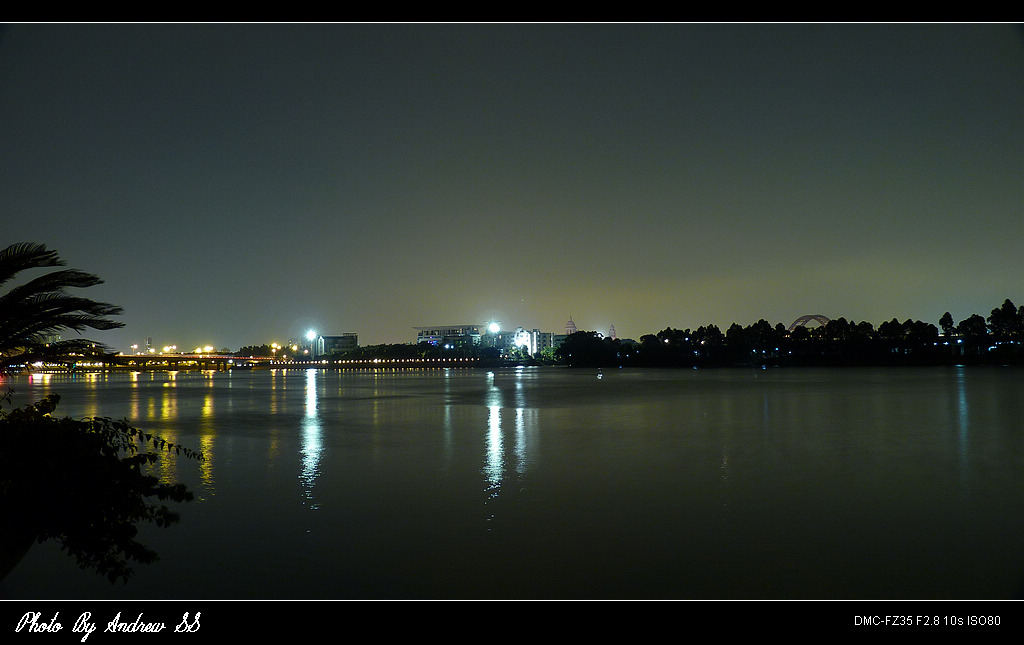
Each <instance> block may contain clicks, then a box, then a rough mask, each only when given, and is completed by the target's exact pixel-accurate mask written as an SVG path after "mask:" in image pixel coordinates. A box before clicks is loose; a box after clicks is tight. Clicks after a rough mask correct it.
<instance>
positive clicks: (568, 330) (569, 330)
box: [565, 316, 579, 336]
mask: <svg viewBox="0 0 1024 645" xmlns="http://www.w3.org/2000/svg"><path fill="white" fill-rule="evenodd" d="M577 331H579V330H578V329H576V323H574V322H573V321H572V316H569V322H567V323H565V335H566V336H568V335H569V334H575V333H576V332H577Z"/></svg>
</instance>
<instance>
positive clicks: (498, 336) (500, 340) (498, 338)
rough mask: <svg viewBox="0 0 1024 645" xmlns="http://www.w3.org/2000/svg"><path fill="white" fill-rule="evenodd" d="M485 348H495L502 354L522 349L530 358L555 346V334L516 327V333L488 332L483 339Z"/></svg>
mask: <svg viewBox="0 0 1024 645" xmlns="http://www.w3.org/2000/svg"><path fill="white" fill-rule="evenodd" d="M481 342H482V344H483V345H484V346H485V347H495V348H497V349H500V350H501V353H502V354H508V353H509V352H511V351H512V350H513V349H515V348H517V347H518V348H522V349H523V351H525V352H526V353H527V354H529V355H530V356H536V355H537V354H539V353H540V352H542V351H543V350H545V349H548V348H551V347H554V346H555V334H552V333H551V332H546V331H541V330H539V329H532V330H531V329H524V328H523V327H516V329H515V331H496V332H488V333H487V334H485V335H484V337H483V339H482V341H481Z"/></svg>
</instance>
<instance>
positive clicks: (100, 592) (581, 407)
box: [0, 367, 1024, 600]
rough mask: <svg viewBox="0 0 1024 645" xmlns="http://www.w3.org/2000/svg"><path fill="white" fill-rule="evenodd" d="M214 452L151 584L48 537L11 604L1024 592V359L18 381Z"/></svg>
mask: <svg viewBox="0 0 1024 645" xmlns="http://www.w3.org/2000/svg"><path fill="white" fill-rule="evenodd" d="M0 385H3V386H6V387H10V388H13V389H14V390H15V403H16V404H24V403H26V402H28V401H34V400H36V399H38V398H40V397H42V396H43V395H45V394H46V393H48V392H57V393H59V394H60V395H61V396H62V401H61V404H60V406H59V407H58V413H60V414H62V415H67V416H72V417H81V416H107V417H113V418H125V417H127V418H128V419H130V420H131V421H132V423H133V424H134V425H136V426H137V427H140V428H142V429H145V430H150V431H154V432H156V433H158V434H160V435H162V436H163V437H164V438H166V439H169V440H171V441H174V442H177V443H180V444H183V445H185V446H187V447H190V448H193V449H196V450H202V451H203V452H204V453H205V455H206V456H207V460H206V461H204V462H202V463H197V462H192V461H189V460H186V459H184V458H182V457H177V458H169V459H165V460H164V461H163V462H162V464H161V465H160V470H161V473H162V475H163V476H165V477H167V478H169V479H171V480H174V481H182V482H184V483H186V484H188V485H189V487H190V488H191V489H192V490H193V491H194V492H195V493H196V495H197V500H196V501H195V502H192V503H187V504H182V505H179V507H178V510H179V511H180V512H181V514H182V521H181V523H180V524H178V525H175V526H173V527H171V528H169V529H161V528H156V527H152V526H146V527H144V528H143V530H142V539H143V541H144V542H145V543H146V544H148V545H149V546H152V547H153V548H155V549H156V550H157V551H158V552H159V553H160V556H161V559H160V561H159V562H157V563H155V564H151V565H139V566H137V567H136V571H137V574H136V576H135V577H134V578H133V579H132V580H131V581H130V582H129V583H128V584H127V585H121V584H120V583H119V584H116V585H111V584H110V583H109V582H108V581H106V579H104V578H102V577H100V576H98V575H96V574H95V573H91V572H88V571H81V570H79V569H78V568H77V567H76V566H75V563H74V562H73V561H72V560H71V559H70V558H68V557H67V556H65V555H63V554H62V553H61V552H60V551H59V549H58V548H57V547H56V546H55V545H54V544H52V543H49V544H43V545H36V546H35V547H33V549H32V550H31V551H30V552H29V554H28V555H27V556H26V558H25V559H24V560H23V561H22V563H21V564H20V565H19V567H18V569H16V570H15V571H14V572H13V573H12V574H11V575H10V576H8V578H7V579H5V580H4V581H2V582H0V598H4V599H19V598H22V599H32V598H35V599H108V598H125V599H271V600H273V599H355V598H360V599H361V598H367V599H388V598H410V599H417V598H437V599H476V598H479V599H499V598H522V599H561V598H579V599H590V598H608V599H616V598H649V599H1010V598H1019V597H1021V595H1022V591H1024V370H1020V369H1013V368H994V367H993V368H988V367H986V368H958V367H949V368H935V369H933V368H915V369H867V368H865V369H811V368H797V369H768V370H752V369H722V370H604V371H603V372H602V371H599V370H596V369H594V370H582V369H581V370H571V369H566V368H553V367H545V368H520V369H500V370H486V369H476V368H463V369H404V370H403V369H376V370H346V371H339V370H305V369H299V370H256V371H234V372H178V373H173V372H172V373H167V372H152V373H134V374H126V373H107V374H78V375H32V376H17V377H14V378H9V379H7V380H5V381H4V382H3V383H2V384H0Z"/></svg>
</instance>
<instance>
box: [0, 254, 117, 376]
mask: <svg viewBox="0 0 1024 645" xmlns="http://www.w3.org/2000/svg"><path fill="white" fill-rule="evenodd" d="M59 266H64V262H63V261H62V260H61V259H60V257H59V256H58V255H57V252H56V251H53V250H50V249H47V248H46V246H45V245H43V244H35V243H31V242H24V243H20V244H12V245H11V246H8V247H7V248H6V249H4V250H3V251H0V287H3V286H4V285H6V284H7V283H9V282H11V281H12V280H14V279H15V278H16V277H18V276H19V275H20V274H22V273H23V272H25V271H29V270H32V269H41V268H42V269H45V268H50V267H59ZM102 282H103V281H102V280H101V279H99V278H98V277H96V276H95V275H93V274H91V273H86V272H84V271H79V270H77V269H62V270H58V271H51V272H49V273H46V274H44V275H41V276H38V277H36V278H33V279H30V280H28V281H27V282H25V283H23V284H20V285H16V286H13V287H11V288H9V289H8V291H7V292H6V293H4V294H3V295H0V372H6V371H9V370H10V368H11V367H12V366H14V365H19V364H25V363H30V362H35V361H64V360H67V359H68V357H69V356H71V355H74V354H83V353H95V350H96V348H100V349H105V348H104V347H103V345H101V344H99V343H96V342H94V341H91V340H88V339H85V338H74V339H69V340H55V341H53V342H47V337H48V336H55V335H57V334H59V333H61V332H63V331H65V330H73V331H76V332H82V331H85V330H86V329H97V330H107V329H116V328H118V327H123V326H124V323H122V322H117V321H113V320H110V318H108V316H116V315H119V314H120V313H121V308H120V307H116V306H114V305H111V304H107V303H104V302H96V301H95V300H90V299H88V298H82V297H80V296H75V295H72V294H71V293H69V292H68V291H67V290H68V289H69V288H84V287H91V286H94V285H97V284H101V283H102Z"/></svg>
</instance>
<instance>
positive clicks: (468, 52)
mask: <svg viewBox="0 0 1024 645" xmlns="http://www.w3.org/2000/svg"><path fill="white" fill-rule="evenodd" d="M0 124H2V130H0V132H2V146H3V154H2V155H0V164H2V166H0V194H2V195H3V201H4V212H3V214H2V215H0V218H2V222H3V231H4V235H3V237H4V238H5V240H4V241H3V243H4V245H6V244H9V243H13V242H20V241H35V242H43V243H46V244H47V245H48V246H50V247H53V248H56V249H58V250H59V251H60V253H61V254H62V256H63V257H64V258H65V259H66V260H67V261H68V263H69V264H70V265H71V266H74V267H76V268H80V269H83V270H87V271H90V272H93V273H97V274H99V275H100V276H101V277H103V278H104V279H105V280H106V283H105V284H104V285H102V286H100V287H95V288H93V289H90V290H89V291H88V292H85V293H86V294H87V295H90V296H91V297H93V298H96V299H100V300H105V301H109V302H114V303H116V304H119V305H122V306H123V307H124V309H125V314H124V316H123V317H122V319H123V321H124V322H125V323H126V327H125V328H124V329H123V330H119V331H116V332H107V333H102V334H96V335H95V336H93V337H94V338H96V339H97V340H101V341H103V342H106V343H108V344H110V345H112V346H113V347H115V348H116V349H122V350H127V349H128V347H129V346H130V345H131V344H132V343H141V342H142V340H143V338H145V337H147V336H149V337H152V338H153V342H154V343H155V344H156V345H158V346H161V345H164V344H177V345H179V346H181V347H194V346H196V345H207V344H209V345H214V346H215V347H218V348H220V347H228V348H232V349H237V348H238V347H239V346H241V345H247V344H254V343H255V344H259V343H264V342H268V343H269V342H272V341H277V342H284V341H286V340H287V339H288V338H290V337H298V336H300V335H302V334H303V333H304V332H305V330H306V329H307V328H309V327H315V328H316V329H317V330H319V331H320V332H321V333H323V334H337V333H341V332H356V333H358V334H359V339H360V343H361V344H376V343H385V342H387V343H390V342H408V341H412V340H413V339H414V338H415V330H414V329H413V327H415V326H425V325H443V324H449V323H467V322H481V323H482V322H485V321H488V320H491V319H497V320H500V321H501V323H502V325H503V326H504V327H505V328H506V329H508V328H515V327H516V326H518V325H522V326H525V327H527V328H540V329H541V330H544V331H562V330H563V329H564V325H565V322H566V320H567V319H568V318H569V316H570V315H571V316H572V317H573V319H574V320H575V321H576V323H577V325H578V326H579V327H580V328H581V329H593V330H598V331H602V332H605V331H607V329H608V327H609V325H612V324H614V326H615V328H616V329H617V331H618V334H619V336H620V337H629V338H636V339H639V337H640V336H642V335H643V334H647V333H655V332H657V331H659V330H661V329H664V328H665V327H669V326H671V327H677V328H686V327H690V328H696V327H698V326H700V325H705V324H709V323H714V324H717V325H719V326H722V327H723V329H724V327H725V326H727V325H728V324H730V323H732V322H738V323H740V324H743V325H747V324H750V323H753V322H755V321H757V320H758V319H759V318H765V319H766V320H768V321H769V322H771V323H772V324H775V323H778V322H781V323H784V324H787V325H788V324H789V323H790V322H791V321H792V320H793V319H795V318H796V317H798V316H800V315H802V314H808V313H821V314H825V315H827V316H830V317H839V316H844V317H846V318H847V319H852V320H856V321H860V320H867V321H869V322H872V323H874V324H878V323H879V322H882V321H884V320H889V319H892V318H893V317H896V318H899V319H900V320H904V319H906V318H914V319H921V320H925V321H927V322H932V323H936V322H937V321H938V318H939V316H941V315H942V313H943V312H944V311H947V310H948V311H950V312H951V313H952V314H953V317H954V319H955V320H956V321H959V320H962V319H963V318H966V317H967V316H968V315H970V314H972V313H981V314H982V315H987V314H988V313H989V311H990V310H991V309H992V308H993V307H996V306H998V305H999V304H1000V303H1001V302H1002V301H1003V299H1005V298H1011V299H1013V300H1014V301H1015V302H1016V303H1017V304H1024V281H1022V277H1024V275H1022V274H1024V263H1022V248H1024V246H1022V241H1024V43H1022V38H1021V31H1020V30H1019V28H1018V27H1016V26H1014V25H872V24H868V25H757V24H754V25H512V26H509V25H170V26H167V25H13V26H10V27H7V28H6V30H5V31H4V32H3V33H2V37H0Z"/></svg>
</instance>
